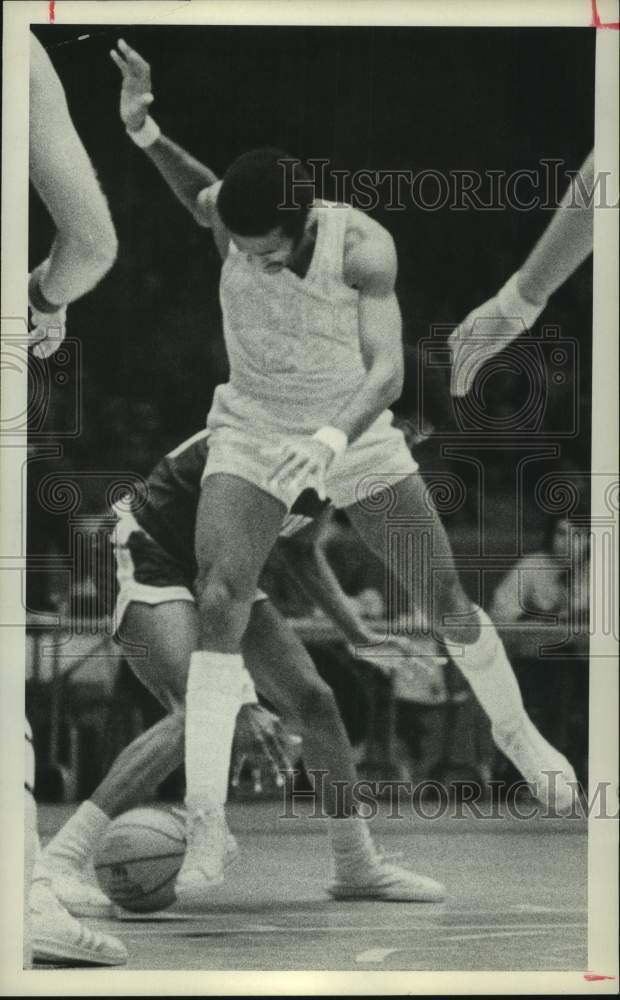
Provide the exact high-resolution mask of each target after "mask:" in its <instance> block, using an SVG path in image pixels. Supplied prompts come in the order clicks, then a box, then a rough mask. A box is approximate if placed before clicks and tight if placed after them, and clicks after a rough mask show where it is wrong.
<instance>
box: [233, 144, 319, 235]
mask: <svg viewBox="0 0 620 1000" xmlns="http://www.w3.org/2000/svg"><path fill="white" fill-rule="evenodd" d="M313 200H314V188H313V184H312V180H311V178H310V176H309V174H308V173H307V171H306V170H304V168H303V167H302V166H301V164H300V163H299V161H297V160H295V159H294V158H293V157H291V156H290V154H289V153H286V152H285V151H284V150H283V149H274V148H271V147H268V148H265V149H253V150H251V151H250V152H249V153H244V154H243V155H242V156H239V157H238V158H237V159H236V160H235V161H234V162H233V163H232V164H231V165H230V167H229V168H228V170H227V171H226V173H225V174H224V179H223V181H222V186H221V188H220V191H219V194H218V198H217V208H218V212H219V214H220V217H221V219H222V221H223V223H224V225H225V226H226V228H227V229H229V230H230V232H231V233H232V234H233V236H240V237H248V238H254V237H264V236H267V235H268V234H271V233H273V232H274V231H275V230H279V231H281V234H282V236H283V237H284V238H286V239H288V240H292V241H293V243H296V242H297V240H299V239H300V238H301V235H302V233H303V231H304V227H305V224H306V220H307V217H308V212H309V211H310V206H311V204H312V202H313Z"/></svg>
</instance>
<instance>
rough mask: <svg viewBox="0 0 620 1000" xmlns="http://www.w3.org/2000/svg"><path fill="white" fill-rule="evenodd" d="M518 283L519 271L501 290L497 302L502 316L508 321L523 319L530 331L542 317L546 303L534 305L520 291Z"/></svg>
mask: <svg viewBox="0 0 620 1000" xmlns="http://www.w3.org/2000/svg"><path fill="white" fill-rule="evenodd" d="M518 281H519V272H518V271H517V272H516V273H515V274H513V276H512V278H509V280H508V281H507V282H506V284H505V285H504V287H503V288H500V290H499V292H498V293H497V301H498V303H499V307H500V309H501V311H502V316H504V317H505V318H506V319H522V320H523V322H524V323H525V326H526V327H527V329H528V330H529V329H530V328H531V327H532V326H533V325H534V323H535V322H536V320H537V319H538V317H539V316H540V314H541V312H542V311H543V309H544V308H545V305H546V303H544V304H543V305H534V303H533V302H528V301H527V299H524V298H523V296H522V295H521V293H520V291H519V286H518Z"/></svg>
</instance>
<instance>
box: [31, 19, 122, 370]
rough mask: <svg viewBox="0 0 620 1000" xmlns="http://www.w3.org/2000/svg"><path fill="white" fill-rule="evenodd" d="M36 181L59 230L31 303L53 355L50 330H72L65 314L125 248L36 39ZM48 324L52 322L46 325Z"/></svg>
mask: <svg viewBox="0 0 620 1000" xmlns="http://www.w3.org/2000/svg"><path fill="white" fill-rule="evenodd" d="M30 179H31V181H32V183H33V185H34V187H35V189H36V191H37V193H38V194H39V196H40V198H41V200H42V201H43V203H44V204H45V206H46V208H47V210H48V212H49V214H50V216H51V217H52V219H53V222H54V225H55V227H56V235H55V237H54V242H53V244H52V247H51V250H50V254H49V257H48V258H47V259H46V260H45V261H43V262H42V263H41V264H39V266H38V267H36V268H35V270H34V271H33V272H32V275H31V277H30V282H29V298H30V303H31V308H32V318H33V325H34V326H35V327H39V330H40V333H41V336H35V337H34V339H33V342H37V341H38V343H37V349H36V353H38V354H39V355H40V356H47V355H48V354H50V353H52V350H53V349H55V347H56V346H58V343H59V342H60V338H59V337H56V338H55V340H54V341H52V342H50V343H49V344H48V345H47V346H46V345H45V344H44V342H43V341H44V340H45V339H46V335H45V324H46V322H49V325H50V326H52V327H54V328H55V329H56V330H58V329H59V328H60V327H62V329H63V331H64V307H65V306H66V305H67V303H69V302H73V301H74V300H75V299H78V298H80V296H82V295H84V294H85V293H86V292H88V291H90V290H91V289H92V288H94V286H95V285H96V284H97V283H98V282H99V281H100V280H101V278H103V276H104V275H105V274H106V273H107V271H108V270H109V269H110V268H111V267H112V264H113V263H114V260H115V258H116V252H117V241H116V233H115V231H114V225H113V223H112V219H111V217H110V212H109V210H108V206H107V203H106V200H105V198H104V196H103V194H102V192H101V189H100V187H99V184H98V182H97V178H96V176H95V171H94V169H93V167H92V164H91V162H90V159H89V158H88V154H87V153H86V150H85V149H84V146H83V145H82V141H81V139H80V137H79V136H78V134H77V132H76V130H75V126H74V125H73V122H72V121H71V116H70V114H69V109H68V107H67V100H66V97H65V92H64V90H63V87H62V84H61V82H60V80H59V79H58V76H57V75H56V71H55V70H54V67H53V66H52V64H51V62H50V60H49V57H48V55H47V53H46V52H45V50H44V48H43V46H42V45H41V43H40V42H39V41H38V40H37V39H36V38H35V37H34V35H31V36H30ZM45 317H48V320H47V321H46V320H45Z"/></svg>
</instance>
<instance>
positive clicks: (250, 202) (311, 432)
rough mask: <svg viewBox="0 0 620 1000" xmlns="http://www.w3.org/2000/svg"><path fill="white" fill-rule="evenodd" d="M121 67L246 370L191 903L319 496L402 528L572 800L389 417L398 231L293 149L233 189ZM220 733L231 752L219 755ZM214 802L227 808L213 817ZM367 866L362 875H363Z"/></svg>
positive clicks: (217, 425)
mask: <svg viewBox="0 0 620 1000" xmlns="http://www.w3.org/2000/svg"><path fill="white" fill-rule="evenodd" d="M112 58H113V59H114V61H115V63H116V64H117V65H118V66H119V68H120V70H121V73H122V78H123V85H122V91H121V117H122V119H123V121H124V123H125V126H126V128H127V131H128V134H129V136H130V138H131V139H132V140H133V141H134V142H135V143H136V144H137V145H138V146H140V147H142V148H144V149H145V150H146V151H147V154H148V156H149V157H150V159H151V160H152V161H153V163H154V164H155V165H156V166H157V168H158V169H159V170H160V172H161V173H162V175H163V176H164V178H165V179H166V180H167V181H168V183H169V184H170V186H171V187H172V189H173V191H174V192H175V194H176V195H177V196H178V197H179V199H180V200H181V202H182V203H183V204H184V205H185V206H186V207H187V208H188V209H189V211H191V212H192V214H193V215H194V217H195V218H196V220H197V221H198V222H199V223H200V224H201V225H203V226H205V227H207V228H210V229H211V230H212V233H213V236H214V239H215V242H216V245H217V247H218V249H219V251H220V254H221V256H222V259H223V261H224V263H223V268H222V277H221V284H220V299H221V306H222V313H223V320H224V336H225V340H226V347H227V351H228V356H229V361H230V369H231V374H230V381H229V382H228V383H227V384H226V385H223V386H219V387H218V389H217V390H216V393H215V396H214V400H213V405H212V408H211V411H210V413H209V417H208V421H207V427H208V428H209V429H210V431H211V436H210V439H209V460H208V462H207V466H206V469H205V474H204V481H203V488H202V496H201V500H200V503H199V506H198V514H197V526H196V539H195V546H196V549H195V554H196V561H197V564H198V578H197V599H198V606H199V612H200V620H201V635H200V646H199V649H198V650H197V651H196V652H195V653H194V654H193V656H192V661H191V665H190V671H189V678H188V687H187V716H186V775H187V799H186V802H187V807H188V812H189V816H190V826H189V838H188V851H187V854H186V857H185V860H184V863H183V866H182V868H181V871H180V872H179V876H178V879H177V883H176V892H177V897H178V898H179V899H181V900H187V901H191V899H193V898H200V897H201V896H203V895H204V892H205V889H206V888H208V886H209V884H211V883H212V882H217V881H221V878H222V870H223V869H222V865H223V857H224V844H225V823H224V817H223V803H224V801H225V792H226V787H225V777H226V775H227V772H228V764H229V757H230V744H231V740H232V731H233V724H234V717H235V714H236V711H237V707H238V701H239V689H240V684H241V676H242V658H241V654H240V643H241V639H242V636H243V634H244V631H245V628H246V626H247V622H248V618H249V614H250V612H251V608H252V602H253V599H254V593H255V589H256V584H257V581H258V578H259V575H260V572H261V569H262V567H263V564H264V562H265V560H266V558H267V556H268V554H269V552H270V550H271V548H272V546H273V544H274V542H275V540H276V538H277V536H278V532H279V530H280V526H281V524H282V521H283V519H284V516H285V514H286V512H287V511H288V510H289V509H290V506H291V504H292V502H293V500H294V499H295V497H296V496H297V495H298V494H299V493H300V491H301V490H303V489H304V488H305V487H307V486H313V487H314V488H315V489H316V490H317V492H318V493H319V495H320V496H321V495H322V496H325V495H329V496H330V498H331V499H332V501H333V503H334V505H335V506H337V507H341V508H344V509H345V510H346V511H347V514H348V517H349V519H350V521H351V523H352V524H353V526H354V528H355V529H356V530H357V531H358V533H359V535H360V537H361V538H362V540H363V541H364V543H365V544H366V545H367V546H368V547H369V548H370V549H371V550H372V551H374V552H375V553H376V554H377V555H378V556H379V557H380V558H382V559H384V560H387V558H388V555H387V553H386V537H387V530H388V527H391V528H392V529H393V528H394V525H396V526H398V524H400V525H401V533H400V536H399V537H398V539H397V541H398V543H399V545H400V547H401V550H403V549H406V548H407V547H410V546H413V549H414V558H413V566H409V565H408V564H407V560H405V559H401V560H400V562H399V565H398V566H394V570H395V571H396V572H397V573H398V572H400V575H401V579H402V582H403V583H404V584H405V585H406V586H407V588H408V589H409V591H410V593H412V594H413V595H414V597H415V603H416V604H417V605H418V606H419V609H420V612H421V615H422V616H423V617H425V618H426V619H427V620H429V621H430V622H432V625H433V628H434V631H435V634H436V635H438V636H440V637H441V639H442V641H443V643H444V645H445V647H446V649H447V650H448V652H449V653H450V655H451V656H452V657H453V659H454V660H455V662H456V663H457V664H458V666H459V668H460V669H461V670H462V671H463V673H464V674H465V676H466V677H467V679H468V681H469V683H470V685H471V687H472V689H473V690H474V692H475V694H476V696H477V698H478V700H479V701H480V703H481V704H482V706H483V708H485V710H486V711H487V713H488V714H489V716H490V719H491V722H492V726H493V735H494V738H495V741H496V743H497V745H498V746H499V747H500V749H501V750H502V751H503V752H504V753H506V754H507V755H508V756H509V757H510V758H511V759H512V760H513V761H514V763H515V764H516V765H517V767H518V768H519V770H520V771H521V773H522V774H523V775H524V777H526V779H527V780H529V781H532V782H536V783H539V782H544V780H545V774H544V772H545V771H546V770H549V771H553V772H554V777H555V779H557V780H556V781H555V785H554V787H555V790H558V789H559V790H560V794H564V793H566V794H567V795H568V796H570V789H569V787H568V785H567V781H570V780H574V777H575V776H574V772H573V770H572V768H571V767H570V765H569V763H568V762H567V761H566V760H565V758H563V757H562V755H560V754H559V753H557V751H555V750H554V749H553V748H552V747H550V746H549V744H548V743H547V742H546V741H545V740H544V739H543V738H542V736H541V735H540V734H539V733H538V731H537V730H536V729H535V727H534V726H533V725H532V723H531V721H530V720H529V718H528V716H527V714H526V712H525V708H524V706H523V702H522V699H521V694H520V691H519V686H518V683H517V681H516V678H515V676H514V673H513V671H512V668H511V666H510V664H509V662H508V659H507V657H506V654H505V651H504V648H503V645H502V643H501V641H500V639H499V637H498V635H497V633H496V631H495V628H494V626H493V624H492V622H491V621H490V619H489V618H488V616H487V615H486V614H485V613H484V612H483V611H482V610H481V609H480V608H477V607H475V606H474V605H473V604H472V602H471V601H470V600H469V599H468V598H467V596H466V595H465V593H464V592H463V589H462V587H461V585H460V582H459V580H458V577H457V574H456V571H455V569H454V563H453V558H452V553H451V550H450V546H449V543H448V539H447V536H446V533H445V530H444V528H443V526H442V524H441V521H440V520H439V517H438V515H437V514H436V512H435V511H434V509H433V508H432V505H431V504H430V502H429V499H428V497H427V490H426V486H425V484H424V482H423V480H422V478H421V476H420V475H419V474H418V472H417V465H416V463H415V461H414V460H413V458H412V457H411V455H410V453H409V450H408V448H407V446H406V443H405V440H404V437H403V435H402V433H401V432H400V431H399V430H397V429H396V428H394V427H393V426H392V414H391V412H390V411H389V409H388V407H389V406H390V405H391V404H392V403H393V402H394V401H395V400H396V399H398V397H399V396H400V393H401V389H402V379H403V352H402V341H401V318H400V311H399V307H398V302H397V300H396V296H395V294H394V285H395V279H396V268H397V261H396V252H395V248H394V244H393V241H392V239H391V237H390V235H389V234H388V232H387V231H386V230H385V229H384V228H383V227H382V226H380V225H379V224H378V223H376V222H375V221H373V220H372V219H370V218H368V217H367V216H365V215H363V213H361V212H359V211H356V210H353V209H352V208H351V207H349V206H346V205H338V206H334V205H331V204H326V203H321V202H317V201H315V199H314V194H313V191H312V186H311V185H310V184H309V183H306V184H304V185H299V183H298V184H297V185H293V183H292V178H291V172H290V170H288V171H287V169H286V168H285V166H284V165H283V158H285V157H286V154H283V153H282V152H281V151H278V150H269V149H267V150H256V151H254V152H251V153H248V154H245V155H244V156H241V157H239V158H238V159H237V160H236V161H235V162H234V163H233V164H232V166H231V167H230V168H229V169H228V170H227V171H226V174H225V176H224V179H223V181H222V182H218V179H217V177H216V176H215V174H214V173H213V172H212V171H211V170H209V169H208V168H206V167H204V166H203V165H202V164H200V163H198V162H197V161H196V160H195V159H194V158H193V157H191V156H189V155H188V154H187V153H185V152H184V151H183V150H182V149H180V148H179V147H178V146H176V145H175V144H174V143H173V142H171V140H169V139H168V138H166V137H164V136H162V135H161V133H160V130H159V127H158V126H157V124H156V123H155V122H154V121H153V119H152V118H151V117H150V116H148V114H147V108H148V106H149V105H150V103H151V102H152V100H153V95H152V94H151V80H150V70H149V66H148V64H147V63H146V62H145V61H144V60H143V59H142V58H141V57H140V56H139V55H138V54H137V53H135V52H134V51H133V50H132V49H130V47H129V46H128V45H127V44H126V43H125V42H119V51H114V52H113V53H112ZM298 179H299V176H298ZM291 206H293V207H291ZM388 518H389V520H390V524H388ZM403 536H404V537H403ZM429 541H432V554H433V560H436V565H437V566H439V567H440V570H439V571H435V572H433V573H431V572H430V568H429V567H428V565H427V560H426V559H425V558H423V557H422V552H423V549H424V547H425V546H426V545H427V544H428V543H429ZM416 548H418V549H419V551H416ZM416 574H417V576H418V578H414V576H415V575H416ZM213 731H214V732H215V733H216V734H217V741H218V745H217V747H216V748H214V747H210V746H207V744H208V743H209V736H208V734H209V733H210V732H213ZM205 756H209V759H210V760H212V761H214V764H215V763H216V762H217V760H218V758H219V774H220V776H219V777H218V776H217V771H216V769H215V766H214V767H213V768H212V769H211V770H210V773H209V774H208V775H206V774H205V773H204V770H203V769H201V768H200V761H201V760H203V759H204V758H205ZM214 802H215V803H217V808H216V809H215V810H214V809H213V808H209V807H208V805H207V803H214ZM348 805H349V809H348V813H347V815H346V816H345V817H344V818H341V819H338V820H335V824H336V825H337V826H338V827H339V830H340V833H339V836H340V838H341V839H342V841H343V842H344V843H345V844H348V845H349V847H350V850H351V851H352V852H355V853H356V854H357V855H358V856H360V855H361V856H363V852H364V849H365V847H366V846H367V847H368V849H369V850H370V845H369V843H368V841H367V837H368V832H367V830H366V828H365V827H364V825H363V823H361V821H360V819H359V818H358V817H357V815H355V812H354V810H353V809H352V808H351V806H350V803H349V804H348ZM208 809H209V812H208V814H207V810H208ZM360 871H361V875H360V877H361V878H364V877H365V874H364V865H363V864H362V865H361V866H360Z"/></svg>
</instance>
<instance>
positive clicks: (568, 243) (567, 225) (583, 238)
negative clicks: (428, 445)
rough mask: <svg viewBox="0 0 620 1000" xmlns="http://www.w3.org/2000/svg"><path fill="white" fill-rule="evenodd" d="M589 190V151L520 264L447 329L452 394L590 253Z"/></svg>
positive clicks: (467, 384)
mask: <svg viewBox="0 0 620 1000" xmlns="http://www.w3.org/2000/svg"><path fill="white" fill-rule="evenodd" d="M593 195H594V153H593V152H592V153H590V155H589V156H588V158H587V159H586V161H585V163H584V164H583V165H582V167H581V169H580V170H579V171H578V173H577V175H576V176H575V178H574V179H573V181H572V182H571V184H570V186H569V188H568V191H567V192H566V194H565V196H564V198H563V199H562V201H561V203H560V205H559V206H558V208H557V209H556V211H555V212H554V215H553V218H552V219H551V222H550V223H549V225H548V226H547V228H546V229H545V231H544V233H543V234H542V236H541V237H540V239H539V240H538V242H537V243H536V244H535V246H534V248H533V249H532V251H531V252H530V254H529V255H528V257H527V258H526V260H525V261H524V263H523V265H522V266H521V268H520V270H518V271H517V272H515V274H513V275H512V277H511V278H510V279H509V280H508V281H507V282H506V284H505V285H504V286H503V287H502V288H501V289H500V290H499V292H498V293H497V294H496V295H494V296H493V298H491V299H489V300H488V301H487V302H484V303H483V304H482V305H481V306H478V307H477V308H476V309H474V310H472V312H470V313H469V315H468V316H466V317H465V319H464V320H463V322H462V323H460V324H459V326H458V327H457V328H456V329H455V330H454V331H453V333H451V334H450V337H449V343H450V347H451V348H452V372H451V380H450V391H451V393H452V395H453V396H464V395H466V394H467V393H468V392H469V391H470V390H471V388H472V386H473V383H474V379H475V377H476V375H477V373H478V372H479V370H480V368H481V367H482V365H483V364H485V363H486V362H487V361H488V360H489V359H490V358H492V357H494V355H496V354H498V353H499V352H500V351H501V350H503V348H504V347H507V346H508V344H510V343H511V342H512V341H513V340H515V338H516V337H518V336H519V334H521V333H524V332H525V331H526V330H529V329H531V327H532V326H533V325H534V323H535V322H536V321H537V319H538V317H539V316H540V314H541V313H542V311H543V309H544V308H545V307H546V305H547V301H548V299H549V298H550V297H551V295H553V293H554V292H556V291H557V289H558V288H559V287H560V286H561V285H563V284H564V282H565V281H566V280H567V279H568V278H569V277H570V276H571V274H573V272H574V271H575V270H576V269H577V268H578V267H579V265H580V264H582V263H583V261H584V260H585V259H586V258H587V257H588V256H589V255H590V254H591V253H592V245H593V225H594V211H593V205H592V200H593Z"/></svg>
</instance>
